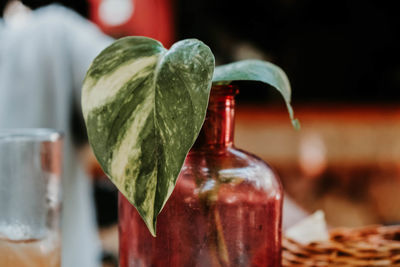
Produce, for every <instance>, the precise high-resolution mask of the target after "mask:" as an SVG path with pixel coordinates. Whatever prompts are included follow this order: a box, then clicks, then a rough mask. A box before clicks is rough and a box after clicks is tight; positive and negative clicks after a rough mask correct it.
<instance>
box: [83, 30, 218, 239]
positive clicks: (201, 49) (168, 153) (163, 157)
mask: <svg viewBox="0 0 400 267" xmlns="http://www.w3.org/2000/svg"><path fill="white" fill-rule="evenodd" d="M213 71H214V56H213V54H212V53H211V51H210V49H209V48H208V47H207V46H206V45H205V44H203V43H202V42H200V41H198V40H194V39H189V40H183V41H180V42H178V43H176V44H174V45H173V46H172V47H171V49H170V50H166V49H165V48H164V47H163V46H162V45H161V44H160V43H159V42H157V41H155V40H153V39H149V38H145V37H127V38H123V39H120V40H117V41H116V42H114V43H113V44H112V45H111V46H109V47H107V48H106V49H105V50H103V51H102V52H101V53H100V54H99V55H98V56H97V57H96V58H95V60H94V61H93V63H92V65H91V66H90V68H89V70H88V72H87V75H86V78H85V81H84V84H83V89H82V109H83V114H84V118H85V122H86V127H87V130H88V136H89V142H90V144H91V146H92V148H93V151H94V153H95V155H96V157H97V159H98V161H99V163H100V165H101V166H102V168H103V170H104V172H105V173H106V174H107V175H108V176H109V178H110V179H111V180H112V181H113V182H114V184H115V185H116V186H117V188H118V189H119V190H120V192H121V193H122V194H123V195H124V196H125V197H126V198H127V199H128V200H129V201H130V202H131V203H132V204H133V205H135V207H136V208H137V210H138V212H139V214H140V215H141V217H142V218H143V220H144V222H145V223H146V225H147V227H148V228H149V230H150V232H151V233H152V234H153V235H154V236H155V234H156V220H157V215H158V214H159V213H160V211H161V209H162V208H163V206H164V205H165V203H166V201H167V199H168V198H169V196H170V195H171V193H172V190H173V188H174V186H175V183H176V179H177V177H178V175H179V172H180V170H181V167H182V165H183V162H184V160H185V157H186V155H187V153H188V151H189V149H190V148H191V146H192V145H193V143H194V142H195V140H196V138H197V136H198V134H199V132H200V129H201V126H202V124H203V121H204V118H205V114H206V109H207V104H208V98H209V93H210V88H211V82H212V75H213Z"/></svg>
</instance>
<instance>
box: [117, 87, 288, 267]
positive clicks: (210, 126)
mask: <svg viewBox="0 0 400 267" xmlns="http://www.w3.org/2000/svg"><path fill="white" fill-rule="evenodd" d="M236 93H237V88H236V87H234V86H213V88H212V90H211V96H210V101H209V106H208V110H207V116H206V120H205V122H204V125H203V128H202V130H201V133H200V135H199V137H198V139H197V141H196V143H195V145H194V146H193V147H192V149H191V150H190V152H189V154H188V156H187V158H186V161H185V164H184V166H183V168H182V170H181V173H180V175H179V178H178V181H177V184H176V187H175V189H174V191H173V193H172V195H171V197H170V199H169V200H168V202H167V203H166V205H165V207H164V209H163V210H162V212H161V213H160V215H159V216H158V219H157V237H156V238H154V237H152V236H151V234H150V233H149V231H148V230H147V228H146V225H145V224H144V223H143V221H142V219H141V218H140V216H139V214H138V213H137V211H136V209H135V208H134V207H133V206H132V205H131V204H130V203H129V202H128V201H127V200H126V199H125V198H124V197H123V196H122V195H121V194H120V198H119V238H120V239H119V240H120V241H119V244H120V267H131V266H135V267H136V266H137V267H147V266H148V267H150V266H152V267H161V266H162V267H165V266H171V267H181V266H190V267H195V266H196V267H197V266H198V267H210V266H220V267H227V266H230V267H233V266H254V267H256V266H257V267H259V266H260V267H261V266H268V267H275V266H281V221H282V198H283V193H282V187H281V184H280V182H279V179H278V177H277V176H276V175H275V174H274V172H273V171H272V170H271V169H270V167H269V166H268V165H267V164H266V163H265V162H263V161H262V160H261V159H259V158H257V157H255V156H254V155H251V154H249V153H247V152H245V151H243V150H240V149H237V148H235V147H234V145H233V132H234V106H235V100H234V96H235V94H236Z"/></svg>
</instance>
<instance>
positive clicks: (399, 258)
mask: <svg viewBox="0 0 400 267" xmlns="http://www.w3.org/2000/svg"><path fill="white" fill-rule="evenodd" d="M282 245H283V254H282V256H283V261H282V265H283V266H285V267H286V266H343V267H345V266H400V226H368V227H363V228H355V229H354V228H353V229H347V228H340V229H334V230H332V231H331V232H330V240H329V241H324V242H314V243H310V244H308V245H303V244H300V243H297V242H295V241H293V240H291V239H289V238H284V239H283V241H282Z"/></svg>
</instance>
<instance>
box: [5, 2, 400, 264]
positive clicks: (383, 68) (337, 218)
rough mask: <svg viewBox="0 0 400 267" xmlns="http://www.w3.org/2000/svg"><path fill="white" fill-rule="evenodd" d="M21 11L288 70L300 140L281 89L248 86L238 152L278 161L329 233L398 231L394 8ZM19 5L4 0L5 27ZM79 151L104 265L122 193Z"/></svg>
mask: <svg viewBox="0 0 400 267" xmlns="http://www.w3.org/2000/svg"><path fill="white" fill-rule="evenodd" d="M23 2H24V3H25V5H26V6H27V7H29V8H30V9H36V8H39V7H41V6H45V5H48V4H52V3H54V2H57V3H59V4H61V5H64V6H67V7H68V8H70V9H72V10H74V11H75V12H77V13H79V14H80V15H81V16H83V17H85V18H87V19H88V20H90V21H91V22H93V23H94V24H96V25H97V26H98V27H99V28H100V29H101V31H102V32H103V33H104V34H106V35H108V36H111V37H113V38H119V37H123V36H128V35H143V36H148V37H152V38H155V39H158V40H160V41H161V42H162V43H163V44H164V46H166V47H169V46H170V45H171V44H173V43H174V42H175V41H177V40H180V39H184V38H198V39H200V40H202V41H203V42H205V43H206V44H208V45H209V46H210V47H211V49H212V51H213V52H214V54H215V56H216V61H217V64H224V63H228V62H232V61H236V60H241V59H246V58H258V59H264V60H268V61H271V62H273V63H275V64H277V65H279V66H280V67H282V69H283V70H285V72H286V73H287V74H288V76H289V79H290V81H291V85H292V89H293V94H292V99H293V100H292V103H293V107H294V110H295V114H296V117H297V118H298V119H299V120H300V122H301V124H302V129H301V131H294V130H293V129H292V127H291V124H290V121H289V118H288V115H287V112H286V109H285V107H284V104H283V101H282V99H281V97H280V95H279V94H278V93H277V92H275V91H274V90H273V89H271V88H265V87H264V86H261V85H260V84H257V83H241V84H240V87H241V90H240V94H239V96H238V97H237V103H238V104H237V118H236V145H237V146H238V147H240V148H244V149H246V150H248V151H251V152H253V153H254V154H257V155H259V156H261V157H262V158H263V159H264V160H266V161H267V162H268V163H270V164H271V165H272V166H273V167H274V168H275V169H276V170H277V172H278V173H279V174H280V176H281V180H282V183H283V185H284V188H285V190H286V192H287V194H288V195H289V196H291V197H292V198H293V199H294V200H295V201H296V202H297V203H298V204H299V205H300V206H301V207H302V208H304V209H305V210H306V211H308V212H313V211H315V210H317V209H322V210H324V212H325V213H326V218H327V221H328V223H329V224H330V225H331V226H360V225H365V224H394V223H400V137H399V136H400V52H399V49H398V48H399V47H400V38H399V37H400V36H399V33H400V17H399V16H398V7H397V5H396V1H372V0H364V1H362V0H353V1H343V0H336V1H331V0H328V1H317V0H303V1H295V0H265V1H259V0H247V1H229V0H219V1H212V0H199V1H184V0H151V1H149V0H81V1H68V0H64V1H51V0H47V1H40V0H37V1H23ZM7 4H8V6H7V7H8V8H6V5H7ZM10 4H12V5H10ZM21 5H22V4H21V2H17V1H12V2H8V3H7V1H5V0H2V2H1V6H0V8H1V9H2V11H3V12H4V11H6V12H5V13H3V14H4V16H3V17H4V20H5V21H7V16H8V17H11V15H12V14H13V12H16V10H21ZM10 6H11V7H12V8H10ZM7 12H8V13H7ZM0 37H1V36H0ZM0 42H1V38H0ZM72 118H73V120H72V122H73V125H74V129H75V130H74V133H76V134H75V140H76V143H77V144H78V145H82V144H84V143H85V135H84V132H82V129H83V128H82V124H81V119H80V115H79V113H77V114H76V115H74V116H73V117H72ZM81 147H83V149H82V151H83V152H82V153H83V155H84V156H83V158H84V160H85V162H86V166H87V170H88V173H89V174H90V176H91V177H92V178H93V181H94V183H93V184H94V187H95V190H94V196H95V199H96V205H97V220H98V224H99V226H100V228H101V231H100V232H101V236H102V239H103V241H104V240H106V241H105V242H104V244H105V245H104V246H105V251H108V252H110V254H107V253H105V254H104V262H107V261H109V262H111V263H112V262H113V255H115V253H116V249H115V246H114V245H115V244H116V242H117V241H116V236H115V229H116V228H115V224H116V221H117V208H116V191H115V189H114V187H113V186H112V185H111V184H110V183H109V182H108V180H107V179H104V174H103V173H102V171H101V169H99V167H98V165H97V164H96V162H95V159H94V158H93V157H92V156H91V155H90V153H89V152H84V151H87V149H88V148H87V146H86V147H85V146H84V145H83V146H81ZM111 263H110V264H111Z"/></svg>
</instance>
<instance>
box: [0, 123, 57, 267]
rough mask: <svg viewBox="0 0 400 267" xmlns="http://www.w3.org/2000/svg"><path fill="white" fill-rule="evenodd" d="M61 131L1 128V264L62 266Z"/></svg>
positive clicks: (10, 266) (9, 266) (7, 266)
mask: <svg viewBox="0 0 400 267" xmlns="http://www.w3.org/2000/svg"><path fill="white" fill-rule="evenodd" d="M61 159H62V135H61V134H60V133H58V132H56V131H54V130H50V129H13V130H0V266H1V267H28V266H29V267H36V266H37V267H39V266H40V267H56V266H57V267H59V266H60V265H61V245H60V244H61V242H60V241H61V237H60V228H59V219H60V218H59V217H60V205H61V196H60V185H61V167H62V166H61V165H62V160H61Z"/></svg>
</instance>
